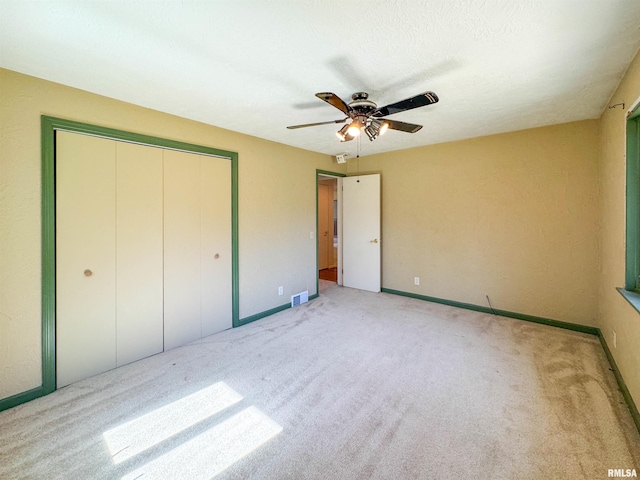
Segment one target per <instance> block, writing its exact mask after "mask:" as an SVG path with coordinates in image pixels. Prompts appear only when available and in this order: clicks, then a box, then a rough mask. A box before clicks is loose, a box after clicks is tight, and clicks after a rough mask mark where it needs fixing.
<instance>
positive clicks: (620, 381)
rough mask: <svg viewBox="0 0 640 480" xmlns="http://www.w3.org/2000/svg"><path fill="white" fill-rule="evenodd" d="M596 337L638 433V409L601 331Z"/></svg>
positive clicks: (639, 416)
mask: <svg viewBox="0 0 640 480" xmlns="http://www.w3.org/2000/svg"><path fill="white" fill-rule="evenodd" d="M598 337H599V338H600V344H601V345H602V348H603V349H604V353H605V355H606V356H607V360H609V365H611V371H612V372H613V375H614V376H615V377H616V382H618V388H619V389H620V392H621V393H622V396H623V398H624V401H625V402H626V403H627V407H629V413H631V418H633V423H635V424H636V428H637V429H638V432H640V413H639V412H638V407H636V404H635V402H634V401H633V397H632V396H631V393H630V392H629V389H628V388H627V384H626V383H625V381H624V378H622V374H621V373H620V370H619V369H618V365H617V364H616V361H615V360H614V359H613V355H612V354H611V350H609V346H608V345H607V341H606V340H605V339H604V335H603V334H602V331H600V329H598Z"/></svg>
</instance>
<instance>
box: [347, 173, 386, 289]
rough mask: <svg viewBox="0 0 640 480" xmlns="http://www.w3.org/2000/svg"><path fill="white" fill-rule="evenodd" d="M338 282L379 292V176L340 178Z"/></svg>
mask: <svg viewBox="0 0 640 480" xmlns="http://www.w3.org/2000/svg"><path fill="white" fill-rule="evenodd" d="M342 233H343V242H342V270H343V274H342V282H343V285H344V286H345V287H351V288H358V289H360V290H368V291H371V292H379V291H380V285H381V280H380V175H379V174H374V175H360V176H357V177H345V178H343V179H342Z"/></svg>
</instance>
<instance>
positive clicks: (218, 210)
mask: <svg viewBox="0 0 640 480" xmlns="http://www.w3.org/2000/svg"><path fill="white" fill-rule="evenodd" d="M200 168H201V176H200V189H201V198H202V203H201V205H202V216H201V248H202V252H201V262H202V282H201V299H202V300H201V302H202V303H201V305H202V336H206V335H211V334H213V333H216V332H219V331H221V330H226V329H228V328H231V327H232V309H231V298H232V296H231V162H230V161H229V160H225V159H221V158H214V157H205V156H201V160H200Z"/></svg>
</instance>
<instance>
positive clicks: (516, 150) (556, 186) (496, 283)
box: [349, 120, 599, 326]
mask: <svg viewBox="0 0 640 480" xmlns="http://www.w3.org/2000/svg"><path fill="white" fill-rule="evenodd" d="M388 134H390V135H402V133H399V132H390V133H388ZM377 141H384V139H379V140H377ZM356 165H357V164H354V163H353V162H352V163H351V164H350V166H349V174H350V175H351V174H354V173H355V168H354V167H355V166H356ZM360 168H361V170H366V171H370V172H380V173H381V174H382V216H383V219H382V225H383V231H382V256H383V286H384V287H386V288H390V289H395V290H401V291H405V292H412V293H416V294H420V295H427V296H431V297H438V298H442V299H447V300H455V301H458V302H465V303H471V304H475V305H482V306H488V303H487V299H486V297H485V295H488V296H489V297H490V299H491V302H492V304H493V307H494V308H497V309H501V310H507V311H511V312H517V313H523V314H529V315H535V316H539V317H545V318H551V319H555V320H561V321H566V322H572V323H578V324H583V325H592V326H595V325H597V322H596V313H597V300H596V296H597V280H596V278H597V274H598V261H597V259H598V255H599V250H598V235H599V220H598V124H597V121H595V120H589V121H582V122H575V123H568V124H563V125H555V126H551V127H544V128H536V129H531V130H525V131H518V132H512V133H506V134H500V135H493V136H488V137H482V138H475V139H471V140H465V141H460V142H454V143H445V144H440V145H433V146H428V147H423V148H416V149H411V150H404V151H400V152H392V153H385V154H380V155H374V156H370V157H365V158H362V159H360ZM414 277H420V286H415V285H414V282H413V279H414Z"/></svg>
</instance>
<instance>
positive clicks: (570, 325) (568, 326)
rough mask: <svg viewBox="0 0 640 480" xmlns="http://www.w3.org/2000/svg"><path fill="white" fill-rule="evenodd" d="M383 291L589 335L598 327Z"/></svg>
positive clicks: (399, 291) (396, 291)
mask: <svg viewBox="0 0 640 480" xmlns="http://www.w3.org/2000/svg"><path fill="white" fill-rule="evenodd" d="M382 291H383V292H385V293H391V294H393V295H401V296H403V297H410V298H417V299H418V300H426V301H427V302H434V303H441V304H443V305H449V306H451V307H458V308H464V309H466V310H474V311H476V312H482V313H489V314H495V315H500V316H501V317H509V318H516V319H518V320H525V321H527V322H533V323H540V324H542V325H549V326H551V327H558V328H563V329H565V330H573V331H575V332H581V333H588V334H589V335H598V332H599V329H598V328H596V327H588V326H586V325H580V324H577V323H569V322H561V321H560V320H552V319H550V318H543V317H536V316H534V315H527V314H524V313H517V312H509V311H507V310H499V309H497V308H494V309H491V308H489V307H484V306H481V305H475V304H473V303H464V302H456V301H455V300H447V299H444V298H438V297H429V296H427V295H419V294H417V293H410V292H403V291H401V290H392V289H390V288H383V289H382Z"/></svg>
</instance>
